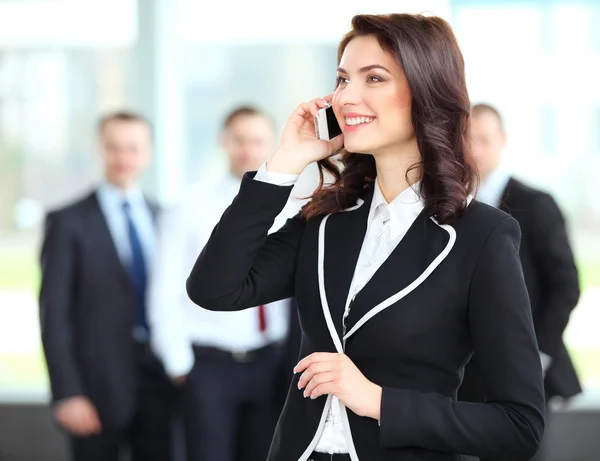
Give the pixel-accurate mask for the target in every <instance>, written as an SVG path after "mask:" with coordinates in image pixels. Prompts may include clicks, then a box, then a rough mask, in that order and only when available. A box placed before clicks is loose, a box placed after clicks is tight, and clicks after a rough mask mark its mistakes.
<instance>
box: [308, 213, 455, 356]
mask: <svg viewBox="0 0 600 461" xmlns="http://www.w3.org/2000/svg"><path fill="white" fill-rule="evenodd" d="M329 216H330V215H327V216H326V217H325V218H323V221H321V224H320V227H319V249H318V279H319V293H320V295H321V305H322V308H323V315H324V316H325V321H326V322H327V328H328V329H329V334H330V335H331V339H333V343H334V344H335V348H336V350H337V351H338V352H340V353H343V351H344V348H343V346H342V342H341V341H340V338H339V336H338V334H337V331H336V329H335V324H334V323H333V319H332V318H331V312H330V310H329V303H328V302H327V294H326V292H325V274H324V266H325V264H324V262H325V227H326V224H327V219H328V218H329ZM431 220H432V221H433V222H434V223H435V224H437V225H438V226H439V227H441V228H442V229H444V230H445V231H446V232H447V233H448V235H449V239H448V243H447V244H446V247H445V248H444V249H443V250H442V252H441V253H440V254H439V255H438V256H437V257H436V258H435V259H434V260H433V261H432V262H431V264H429V266H428V267H427V268H426V269H425V271H424V272H423V273H422V274H421V275H419V277H417V278H416V279H415V280H414V281H413V282H412V283H411V284H409V285H408V286H406V287H405V288H403V289H402V290H400V291H399V292H398V293H396V294H395V295H392V296H390V297H389V298H387V299H386V300H384V301H382V302H381V303H379V304H378V305H377V306H375V307H373V308H372V309H371V310H369V312H367V313H366V314H365V315H364V316H363V317H362V318H361V319H360V320H359V321H358V322H357V323H356V325H354V327H352V329H351V330H350V331H349V332H347V333H346V335H345V336H344V337H343V341H344V342H345V341H346V340H347V339H348V338H349V337H350V336H352V335H353V334H354V333H356V332H357V331H358V329H359V328H360V327H362V326H363V325H364V324H365V323H366V322H368V321H369V320H370V319H372V318H373V317H374V316H376V315H377V314H379V313H380V312H381V311H383V310H384V309H387V308H388V307H390V306H391V305H392V304H394V303H396V302H398V301H400V300H401V299H402V298H404V297H405V296H406V295H408V294H409V293H411V292H412V291H413V290H415V289H416V288H417V287H418V286H419V285H421V284H422V283H423V282H424V281H425V280H426V279H427V277H429V276H430V275H431V274H432V273H433V271H434V270H435V269H436V268H437V267H438V266H439V265H440V264H441V263H442V261H443V260H444V259H446V257H447V256H448V255H449V254H450V251H452V248H453V247H454V244H455V242H456V231H455V230H454V228H453V227H452V226H449V225H447V224H439V223H438V222H437V221H436V220H435V218H433V217H432V218H431Z"/></svg>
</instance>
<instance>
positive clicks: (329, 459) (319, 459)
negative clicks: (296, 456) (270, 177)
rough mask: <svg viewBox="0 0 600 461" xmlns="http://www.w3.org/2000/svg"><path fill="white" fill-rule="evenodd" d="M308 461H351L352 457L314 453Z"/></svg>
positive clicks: (344, 454)
mask: <svg viewBox="0 0 600 461" xmlns="http://www.w3.org/2000/svg"><path fill="white" fill-rule="evenodd" d="M308 461H351V459H350V455H349V454H347V453H340V454H335V453H334V454H333V455H330V454H329V453H317V452H316V451H313V453H312V455H310V457H309V458H308Z"/></svg>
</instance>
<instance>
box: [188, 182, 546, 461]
mask: <svg viewBox="0 0 600 461" xmlns="http://www.w3.org/2000/svg"><path fill="white" fill-rule="evenodd" d="M251 177H252V176H251V175H250V176H246V178H244V180H243V182H242V185H241V189H240V192H239V195H238V196H237V197H236V199H235V200H234V202H233V204H232V205H231V207H230V208H228V210H227V211H226V212H225V213H224V215H223V217H222V218H221V221H220V222H219V224H218V225H217V226H216V228H215V230H214V231H213V234H212V236H211V238H210V240H209V242H208V243H207V245H206V247H205V248H204V250H203V251H202V253H201V255H200V256H199V258H198V261H197V262H196V264H195V266H194V268H193V270H192V273H191V274H190V277H189V279H188V281H187V290H188V294H189V296H190V298H191V299H192V300H193V301H194V302H196V303H198V304H200V305H202V306H203V307H204V308H208V309H213V310H220V311H232V310H239V309H245V308H247V307H250V306H255V305H257V304H260V303H264V302H270V301H274V300H277V299H281V298H286V297H290V296H292V295H295V296H296V299H297V302H298V309H299V314H300V322H301V326H302V344H301V355H302V356H307V355H309V354H311V353H313V352H317V351H320V352H336V351H337V352H341V351H342V350H343V351H344V352H345V353H346V354H347V355H348V356H349V358H350V359H351V360H352V361H353V362H354V363H355V364H356V366H357V367H358V368H359V369H360V370H361V371H362V373H363V374H364V375H365V376H366V377H367V378H368V379H369V380H371V381H373V382H374V383H377V384H379V385H381V386H382V387H383V395H382V403H381V421H380V423H381V425H379V424H378V422H377V421H375V420H374V419H370V418H365V417H360V416H357V415H356V414H354V413H353V412H351V411H346V410H345V408H344V407H342V415H343V418H344V420H345V421H344V426H345V429H346V437H347V440H348V442H349V446H350V453H351V457H352V459H353V461H356V460H359V459H360V460H363V461H376V460H386V461H392V460H394V461H396V460H402V461H417V460H418V461H425V460H426V461H442V460H443V461H450V460H453V461H458V460H465V459H467V458H466V457H465V456H463V455H473V456H482V457H489V458H494V459H498V460H503V459H508V458H519V459H520V458H529V457H531V456H532V455H533V454H534V453H535V452H536V450H537V448H538V445H539V443H540V440H541V437H542V433H543V429H544V416H543V408H544V395H543V385H542V373H541V365H540V360H539V356H538V349H537V344H536V341H535V333H534V330H533V323H532V319H531V309H530V307H529V300H528V297H527V292H526V289H525V283H524V281H523V274H522V271H521V264H520V262H519V258H518V254H517V250H518V242H519V228H518V225H517V223H516V222H515V220H514V219H512V218H511V217H509V216H508V215H506V214H505V213H503V212H501V211H499V210H496V209H494V208H493V207H489V206H487V205H484V204H481V203H474V204H473V205H472V206H471V207H470V208H469V210H468V211H467V212H466V213H465V214H464V216H463V217H462V218H461V219H459V220H458V221H457V222H456V223H455V224H454V225H453V226H439V225H437V224H436V223H435V222H434V221H433V220H432V219H430V218H429V217H427V216H426V215H425V213H424V212H423V213H421V215H420V216H419V217H418V218H417V219H416V221H415V222H414V223H413V225H412V227H411V228H410V229H409V231H408V233H407V234H406V235H405V237H404V238H403V240H402V241H401V242H400V244H399V245H398V246H397V247H396V249H395V250H394V252H393V253H392V255H391V256H390V257H389V258H388V259H387V260H386V261H385V263H384V264H383V266H382V267H381V269H380V270H378V271H377V272H376V273H375V275H374V276H373V277H372V278H371V280H370V281H369V283H368V284H367V285H366V286H365V287H364V288H363V290H362V291H361V292H360V293H359V294H358V295H357V296H356V298H355V300H354V303H353V306H352V310H351V311H350V314H349V316H348V318H347V332H348V333H347V334H346V338H345V347H344V348H343V349H342V343H343V342H344V341H343V339H342V315H343V311H344V306H345V302H346V297H347V294H348V290H349V287H350V283H351V280H352V276H353V273H354V268H355V266H356V262H357V258H358V255H359V252H360V249H361V245H362V240H363V238H364V235H365V232H366V224H367V216H368V213H369V207H370V203H371V200H372V196H373V191H372V187H371V188H370V189H368V191H367V193H366V195H365V197H364V203H363V204H362V206H357V207H355V208H354V209H353V210H352V211H347V212H342V213H337V214H334V215H331V216H329V218H325V217H319V218H315V219H311V220H309V221H306V220H304V219H303V218H302V217H300V216H297V217H295V218H294V219H291V220H289V221H288V222H287V224H286V225H285V226H284V227H283V229H282V230H280V231H279V232H277V233H275V234H272V235H270V236H267V231H268V229H269V227H270V226H271V225H272V223H273V220H274V218H275V216H276V215H277V214H278V213H279V211H280V210H281V209H282V208H283V206H284V204H285V202H286V200H287V198H288V195H289V193H290V190H291V187H281V186H275V185H272V184H267V183H263V182H260V181H254V180H252V179H251ZM358 205H360V203H359V204H358ZM321 263H323V264H321ZM320 293H322V295H321V294H320ZM392 296H395V298H393V299H392V300H391V301H392V302H391V303H388V304H390V305H389V306H387V308H383V309H382V305H380V303H382V302H384V301H385V300H389V298H390V297H392ZM383 306H385V305H383ZM473 349H475V350H476V351H477V353H478V355H479V357H481V359H482V362H481V364H482V370H483V378H484V383H485V388H486V390H487V391H488V393H489V395H490V399H489V401H488V403H479V404H477V403H475V404H474V403H465V402H456V392H457V389H458V387H459V385H460V382H461V379H462V371H463V367H464V366H465V364H466V363H467V362H468V361H469V358H470V357H471V354H472V352H473ZM298 377H299V376H295V377H294V380H293V383H292V385H291V387H290V390H289V393H288V398H287V402H286V404H285V407H284V410H283V413H282V415H281V418H280V420H279V423H278V426H277V429H276V432H275V436H274V440H273V443H272V446H271V451H270V454H269V460H271V461H296V460H306V459H307V458H308V457H309V455H310V453H311V451H312V450H313V448H314V447H315V445H316V443H317V440H318V437H319V436H320V433H321V431H322V427H323V424H324V416H325V414H326V411H327V409H328V408H329V406H330V404H331V396H323V397H321V398H318V399H316V400H310V399H305V398H303V397H302V391H300V390H298V389H297V387H296V385H297V380H298Z"/></svg>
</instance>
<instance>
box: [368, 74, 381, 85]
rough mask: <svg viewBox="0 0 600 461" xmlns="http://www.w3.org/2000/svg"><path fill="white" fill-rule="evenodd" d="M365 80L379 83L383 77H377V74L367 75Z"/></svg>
mask: <svg viewBox="0 0 600 461" xmlns="http://www.w3.org/2000/svg"><path fill="white" fill-rule="evenodd" d="M367 81H368V82H373V83H380V82H383V79H382V78H381V77H378V76H377V75H369V76H367Z"/></svg>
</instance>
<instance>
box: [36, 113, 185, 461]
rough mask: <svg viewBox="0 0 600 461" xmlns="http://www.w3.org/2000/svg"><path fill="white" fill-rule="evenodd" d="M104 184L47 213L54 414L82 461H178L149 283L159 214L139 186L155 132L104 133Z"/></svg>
mask: <svg viewBox="0 0 600 461" xmlns="http://www.w3.org/2000/svg"><path fill="white" fill-rule="evenodd" d="M99 135H100V144H101V152H102V161H103V166H104V180H103V181H102V182H101V183H100V184H99V185H98V187H97V188H96V189H95V190H94V191H93V192H91V193H90V194H88V195H86V196H85V197H83V198H81V199H79V200H77V201H76V202H74V203H72V204H70V205H68V206H66V207H64V208H61V209H59V210H56V211H53V212H51V213H49V214H48V216H47V219H46V228H45V235H44V242H43V248H42V258H41V263H42V285H41V291H40V322H41V333H42V342H43V346H44V352H45V355H46V362H47V365H48V372H49V375H50V384H51V389H52V406H53V415H54V417H55V419H56V421H57V422H58V424H59V425H60V426H61V427H62V428H63V429H64V430H65V431H66V432H67V433H68V434H69V436H70V442H71V443H70V445H71V453H72V459H73V460H75V461H96V460H97V461H117V460H118V459H119V456H120V452H121V451H122V449H123V448H126V447H127V448H129V449H130V450H131V455H132V459H133V460H134V461H142V460H143V461H152V460H156V461H165V460H167V461H168V460H169V459H170V453H171V447H170V424H171V411H172V408H173V399H174V397H175V390H174V388H173V387H172V385H171V383H170V381H169V380H168V379H167V378H166V375H165V373H164V371H163V369H162V366H161V364H160V362H159V361H158V359H156V358H155V357H154V355H153V354H152V352H151V350H150V347H149V345H148V337H149V330H148V325H147V322H146V301H145V298H146V284H147V276H148V267H150V263H151V260H152V255H153V252H154V244H155V218H156V214H157V206H156V205H155V204H154V203H152V202H151V201H149V200H148V199H146V198H145V197H144V195H143V194H142V192H141V189H140V188H139V183H138V180H139V178H140V175H141V173H142V172H143V171H144V169H145V168H146V166H147V165H148V163H149V161H150V156H151V153H150V151H151V129H150V126H149V124H148V122H147V121H146V120H145V119H144V118H143V117H141V116H139V115H136V114H133V113H128V112H119V113H115V114H112V115H110V116H107V117H105V118H104V119H102V120H101V122H100V125H99Z"/></svg>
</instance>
